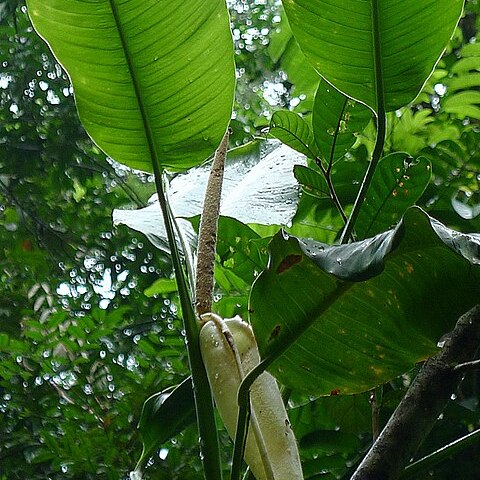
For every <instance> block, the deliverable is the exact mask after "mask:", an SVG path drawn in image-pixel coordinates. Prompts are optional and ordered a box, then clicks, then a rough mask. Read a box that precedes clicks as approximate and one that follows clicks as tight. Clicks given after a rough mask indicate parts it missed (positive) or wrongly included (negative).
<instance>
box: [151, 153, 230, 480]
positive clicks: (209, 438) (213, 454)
mask: <svg viewBox="0 0 480 480" xmlns="http://www.w3.org/2000/svg"><path fill="white" fill-rule="evenodd" d="M153 169H154V174H155V186H156V189H157V194H158V200H159V203H160V208H161V211H162V215H163V219H164V222H165V229H166V232H167V238H168V243H169V246H170V250H171V253H172V263H173V270H174V273H175V279H176V282H177V286H178V294H179V297H180V306H181V309H182V315H183V325H184V328H185V336H186V339H187V342H186V343H187V352H188V360H189V363H190V371H191V372H192V380H193V390H194V397H195V410H196V414H197V423H198V430H199V433H200V445H201V452H202V455H203V465H204V474H205V478H206V479H207V480H222V478H223V477H222V467H221V459H220V449H219V443H218V434H217V426H216V422H215V411H214V406H213V399H212V394H211V391H210V384H209V383H208V377H207V373H206V371H205V367H204V366H203V361H202V357H201V353H200V344H199V333H200V329H199V325H198V323H197V320H196V316H195V312H194V310H193V303H192V299H191V297H190V293H189V289H188V286H187V281H186V278H185V273H184V270H183V266H182V262H181V260H180V254H179V252H178V248H177V243H176V239H175V233H174V218H173V215H172V212H171V210H170V206H169V204H168V201H167V197H166V195H165V188H164V185H163V170H162V169H161V168H160V166H159V164H158V162H153Z"/></svg>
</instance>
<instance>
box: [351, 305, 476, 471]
mask: <svg viewBox="0 0 480 480" xmlns="http://www.w3.org/2000/svg"><path fill="white" fill-rule="evenodd" d="M479 343H480V304H479V305H476V306H475V307H473V308H472V309H471V310H470V311H468V312H467V313H465V314H464V315H462V317H460V319H459V320H458V322H457V324H456V326H455V328H454V329H453V330H452V332H451V333H450V334H449V336H448V338H447V340H446V342H445V345H444V347H443V348H442V350H441V351H440V352H439V353H438V354H437V355H435V356H434V357H432V358H430V359H429V360H427V361H426V362H425V364H424V365H423V367H422V369H421V371H420V372H419V374H418V375H417V377H416V378H415V380H414V382H413V383H412V385H411V386H410V388H409V389H408V391H407V394H406V395H405V397H404V398H403V400H402V401H401V402H400V404H399V405H398V407H397V409H396V410H395V412H394V414H393V415H392V416H391V418H390V420H389V421H388V423H387V425H386V426H385V428H384V429H383V431H382V433H381V434H380V436H379V437H378V440H377V441H376V442H375V443H374V444H373V446H372V448H371V449H370V451H369V452H368V453H367V455H366V457H365V458H364V459H363V461H362V463H361V464H360V466H359V467H358V468H357V470H356V472H355V473H354V474H353V476H352V478H351V480H395V479H398V478H399V477H400V475H401V474H402V471H403V469H404V467H405V465H407V464H408V463H409V461H410V459H411V458H412V457H413V456H414V454H415V452H416V451H417V449H418V447H419V446H420V444H421V443H422V441H423V440H424V439H425V437H426V436H427V435H428V433H429V432H430V430H431V429H432V428H433V426H434V425H435V422H436V421H437V418H438V416H439V415H440V413H442V411H443V409H444V408H445V406H446V405H447V403H448V401H449V399H450V396H451V394H452V393H453V392H455V390H456V389H457V387H458V385H459V384H460V382H461V380H462V372H461V371H460V372H459V371H458V370H455V365H458V364H461V363H463V362H467V361H468V360H470V359H471V358H472V357H473V356H474V354H475V352H476V350H477V348H478V346H479Z"/></svg>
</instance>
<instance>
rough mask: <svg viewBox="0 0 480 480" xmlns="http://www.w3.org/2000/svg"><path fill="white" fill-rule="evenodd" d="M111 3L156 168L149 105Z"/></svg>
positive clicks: (115, 7) (110, 2) (157, 160)
mask: <svg viewBox="0 0 480 480" xmlns="http://www.w3.org/2000/svg"><path fill="white" fill-rule="evenodd" d="M109 4H110V8H111V10H112V16H113V18H114V20H115V25H116V27H117V31H118V35H119V38H120V43H121V45H122V50H123V52H124V55H125V61H126V63H127V67H128V72H129V74H130V78H131V80H132V85H133V89H134V92H135V98H136V99H137V103H138V109H139V111H140V116H141V118H142V124H143V127H144V131H145V137H146V140H147V145H148V151H149V152H150V161H151V164H152V167H153V169H154V170H155V169H156V168H155V167H158V166H159V165H160V159H159V156H158V152H157V149H156V147H155V142H154V135H153V130H152V126H151V123H150V120H149V116H148V114H147V107H146V105H145V102H144V100H143V97H142V94H141V89H140V85H139V82H138V78H137V75H136V73H135V68H134V65H133V59H132V55H131V53H130V50H129V48H128V43H127V40H126V37H125V32H124V31H123V26H122V22H121V20H120V14H119V11H118V7H117V5H116V3H115V0H109ZM160 171H161V169H160Z"/></svg>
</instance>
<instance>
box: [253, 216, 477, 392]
mask: <svg viewBox="0 0 480 480" xmlns="http://www.w3.org/2000/svg"><path fill="white" fill-rule="evenodd" d="M270 255H271V256H270V262H269V266H268V268H267V270H265V271H264V272H263V273H262V274H261V275H260V276H259V277H258V278H257V281H256V282H255V284H254V286H253V290H252V294H251V297H250V319H251V321H252V324H253V327H254V330H255V335H256V337H257V341H258V344H259V348H260V351H261V355H262V358H264V359H265V358H268V357H269V356H270V355H273V356H275V357H276V356H277V355H278V354H280V353H281V355H280V356H279V357H278V358H276V360H275V361H274V363H273V364H272V366H271V371H272V372H273V373H274V374H275V375H276V376H277V377H278V378H279V379H280V380H281V381H282V382H283V383H285V384H286V385H288V386H290V387H292V388H294V389H300V390H303V391H306V392H308V393H309V394H329V393H330V392H331V391H332V390H335V391H336V392H339V393H341V394H342V393H345V394H350V393H355V392H362V391H365V390H368V389H370V388H372V387H374V386H376V385H379V384H381V383H384V382H386V381H388V380H390V379H392V378H394V377H395V376H397V375H399V374H401V373H403V372H405V371H407V370H408V369H410V368H412V366H413V365H414V364H415V363H416V362H418V361H421V360H423V359H425V358H426V357H428V356H429V355H431V354H433V353H434V352H435V351H436V348H437V347H436V345H437V341H438V340H439V339H440V337H441V336H442V335H443V334H445V333H446V332H448V331H449V330H451V328H452V327H453V326H454V324H455V321H456V319H457V318H458V317H459V316H460V315H461V314H462V313H463V312H465V311H466V310H468V309H469V308H470V307H471V306H472V305H474V304H476V303H478V301H479V298H480V235H473V234H472V235H462V234H459V233H458V232H453V231H451V230H449V229H447V228H446V227H444V226H443V225H442V224H440V223H439V222H437V221H435V220H434V219H432V218H431V217H429V216H428V215H427V214H426V213H424V212H423V211H422V210H420V209H418V208H416V207H412V208H411V209H409V210H408V211H407V212H406V214H405V216H404V218H403V220H402V222H401V223H400V224H399V225H398V226H397V228H396V229H395V230H391V231H388V232H385V233H382V234H380V235H377V236H376V237H374V238H373V239H368V240H364V241H362V242H355V243H352V244H348V245H340V246H329V245H326V244H321V243H318V242H313V241H309V240H299V239H297V238H294V237H284V236H282V234H278V235H277V236H275V237H274V239H273V240H272V243H271V245H270Z"/></svg>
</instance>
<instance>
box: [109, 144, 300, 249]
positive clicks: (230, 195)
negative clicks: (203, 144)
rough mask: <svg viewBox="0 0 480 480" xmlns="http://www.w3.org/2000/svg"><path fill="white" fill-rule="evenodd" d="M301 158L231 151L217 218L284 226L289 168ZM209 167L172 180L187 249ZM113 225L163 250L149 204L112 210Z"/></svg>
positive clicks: (288, 215) (280, 151) (285, 152)
mask: <svg viewBox="0 0 480 480" xmlns="http://www.w3.org/2000/svg"><path fill="white" fill-rule="evenodd" d="M305 162H306V161H305V157H304V156H303V155H301V154H299V153H297V152H295V151H294V150H292V149H290V148H289V147H287V146H286V145H279V143H278V142H274V143H270V144H267V145H266V146H264V147H263V148H262V149H260V147H259V144H258V143H253V144H249V145H247V146H245V147H241V148H239V149H235V150H232V151H231V152H229V154H228V157H227V163H226V167H225V177H224V183H223V190H222V204H221V210H220V214H221V215H223V216H226V217H232V218H235V219H237V220H239V221H241V222H242V223H247V224H249V223H254V224H261V225H286V224H288V223H289V222H290V221H291V219H292V218H293V216H294V215H295V211H296V208H297V203H298V195H299V186H298V183H297V182H296V180H295V177H294V175H293V167H294V166H295V165H304V164H305ZM209 172H210V165H204V166H202V167H198V168H195V169H192V170H190V171H189V172H187V173H185V174H182V175H177V176H175V177H174V178H172V180H171V182H170V186H169V199H170V205H171V207H172V210H173V213H174V214H175V216H176V217H177V219H178V220H177V222H178V223H179V225H180V227H181V230H182V232H183V234H184V237H185V239H186V243H187V244H193V243H194V241H195V231H194V229H193V227H192V226H191V224H190V222H187V221H186V220H183V218H191V217H194V216H196V215H199V214H200V213H201V211H202V205H203V198H204V194H205V187H206V183H207V179H208V175H209ZM113 220H114V223H116V224H126V225H128V226H129V227H130V228H133V229H134V230H138V231H140V232H142V233H144V234H146V235H147V236H148V237H149V238H150V239H151V240H152V241H153V243H154V244H155V245H156V246H158V247H159V248H164V249H165V248H166V233H165V228H164V225H163V220H162V216H161V213H160V207H159V205H158V202H157V201H156V199H155V198H153V199H152V202H151V204H150V205H148V206H147V207H145V208H144V209H140V210H115V211H114V212H113Z"/></svg>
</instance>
